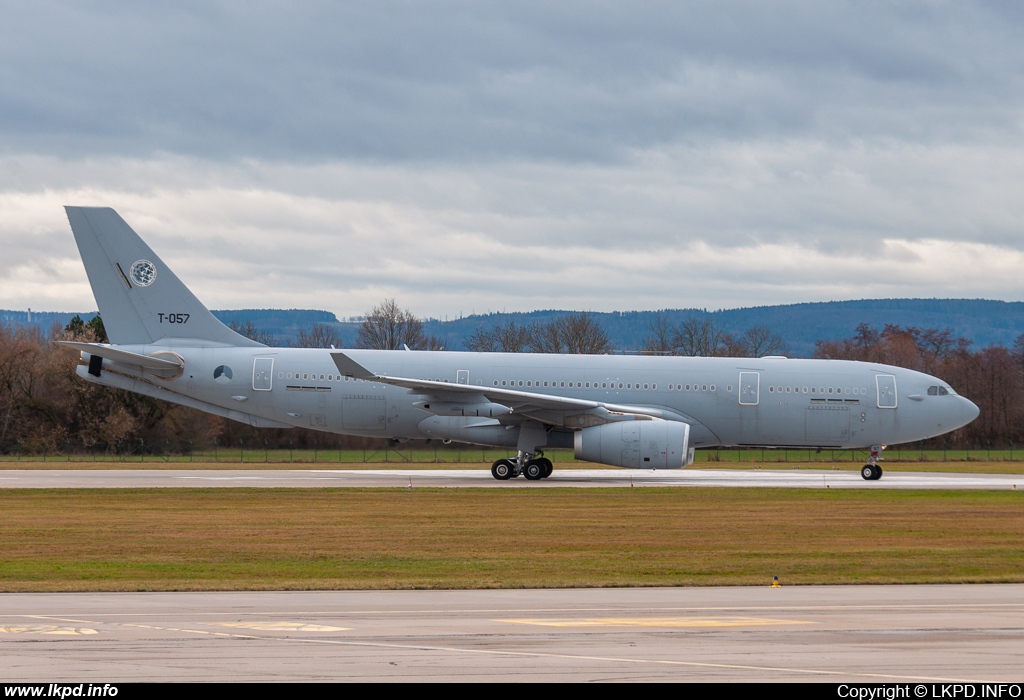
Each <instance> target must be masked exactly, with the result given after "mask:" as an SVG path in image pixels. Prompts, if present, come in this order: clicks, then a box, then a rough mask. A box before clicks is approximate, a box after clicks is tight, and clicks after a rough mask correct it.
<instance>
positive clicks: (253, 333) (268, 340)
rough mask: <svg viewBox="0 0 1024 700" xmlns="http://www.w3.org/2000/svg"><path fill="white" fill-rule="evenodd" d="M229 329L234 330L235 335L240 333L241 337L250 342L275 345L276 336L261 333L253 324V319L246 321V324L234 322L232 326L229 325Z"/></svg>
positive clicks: (264, 332)
mask: <svg viewBox="0 0 1024 700" xmlns="http://www.w3.org/2000/svg"><path fill="white" fill-rule="evenodd" d="M228 328H230V329H231V330H233V331H234V332H235V333H238V334H239V335H244V336H245V337H246V338H248V339H249V340H255V341H256V342H257V343H262V344H263V345H274V344H275V343H274V336H272V335H271V334H270V333H267V332H266V331H261V330H260V329H259V328H257V327H256V324H255V323H253V322H252V320H251V319H248V320H246V321H245V322H244V323H239V322H238V321H232V322H231V323H230V324H228Z"/></svg>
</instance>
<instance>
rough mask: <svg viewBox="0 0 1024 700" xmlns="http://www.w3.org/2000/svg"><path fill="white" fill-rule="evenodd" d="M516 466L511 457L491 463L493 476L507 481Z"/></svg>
mask: <svg viewBox="0 0 1024 700" xmlns="http://www.w3.org/2000/svg"><path fill="white" fill-rule="evenodd" d="M514 466H515V465H513V464H512V460H510V459H499V460H498V461H497V462H495V463H494V464H492V465H491V476H493V477H494V478H495V479H497V480H498V481H506V480H507V479H509V478H510V477H511V476H512V474H513V471H512V470H513V467H514Z"/></svg>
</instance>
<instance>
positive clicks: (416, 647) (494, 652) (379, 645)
mask: <svg viewBox="0 0 1024 700" xmlns="http://www.w3.org/2000/svg"><path fill="white" fill-rule="evenodd" d="M32 617H44V616H41V615H40V616H32ZM46 617H50V616H46ZM52 619H59V618H52ZM74 622H86V621H85V620H74ZM90 624H95V625H101V626H102V625H104V624H107V625H113V626H116V627H139V628H143V629H153V630H162V631H163V630H166V631H172V632H191V633H193V634H206V635H212V636H216V637H230V638H234V639H253V640H262V641H268V642H297V643H300V644H333V645H335V646H352V647H368V648H376V649H406V650H409V651H442V652H453V653H457V654H486V655H491V656H514V657H519V658H523V657H526V658H545V659H570V660H575V661H599V662H616V663H630V664H642V665H658V666H680V667H688V668H720V669H730V670H738V671H770V672H775V673H796V674H801V675H820V676H849V677H852V678H881V679H888V680H911V681H933V682H937V683H979V682H982V681H978V680H975V679H964V678H941V677H931V676H910V675H897V674H890V673H859V672H856V671H829V670H825V669H808V668H789V667H785V666H754V665H749V664H716V663H709V662H701V661H677V660H674V659H638V658H625V657H617V656H590V655H583V654H554V653H545V652H535V651H508V650H503V649H465V648H461V647H441V646H426V645H420V644H391V643H386V642H359V641H347V640H340V639H311V638H302V637H262V636H259V635H243V634H229V633H226V632H208V631H204V630H189V629H180V628H175V627H157V626H155V625H138V624H132V623H126V622H108V623H104V622H95V621H93V622H90Z"/></svg>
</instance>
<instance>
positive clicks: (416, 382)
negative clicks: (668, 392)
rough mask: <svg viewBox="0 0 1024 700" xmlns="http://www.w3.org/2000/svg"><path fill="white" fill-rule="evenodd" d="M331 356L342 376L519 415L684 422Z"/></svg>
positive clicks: (662, 412)
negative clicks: (395, 372)
mask: <svg viewBox="0 0 1024 700" xmlns="http://www.w3.org/2000/svg"><path fill="white" fill-rule="evenodd" d="M331 358H332V359H333V360H334V364H335V365H337V367H338V371H340V372H341V373H342V374H343V375H345V376H348V377H354V378H356V379H362V380H364V381H368V382H380V383H381V384H391V385H393V386H401V387H405V388H406V389H409V390H410V392H411V393H414V394H426V395H430V396H437V397H441V398H443V399H444V400H446V401H453V400H458V398H459V397H464V400H471V399H472V400H477V401H479V400H480V397H483V398H484V399H486V400H487V401H491V402H493V403H497V404H501V405H503V406H508V407H509V408H510V409H512V411H513V412H515V413H520V414H523V413H535V412H557V413H597V414H608V413H615V414H632V415H638V416H650V417H653V418H663V419H665V420H676V421H681V422H686V421H685V420H684V419H683V417H682V416H680V415H678V414H676V413H674V412H673V411H669V410H667V409H660V408H653V407H649V406H629V405H622V404H611V403H605V402H603V401H588V400H586V399H574V398H569V397H566V396H552V395H551V394H537V393H533V392H529V391H516V390H515V389H499V388H498V387H490V386H479V385H473V384H452V383H450V382H438V381H434V380H431V379H411V378H407V377H391V376H388V375H385V374H374V373H373V372H371V371H369V370H368V369H366V368H365V367H363V366H362V365H361V364H359V363H358V362H356V361H355V360H353V359H352V358H350V357H349V356H348V355H346V354H344V353H341V352H335V353H331Z"/></svg>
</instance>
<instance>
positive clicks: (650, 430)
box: [573, 420, 693, 469]
mask: <svg viewBox="0 0 1024 700" xmlns="http://www.w3.org/2000/svg"><path fill="white" fill-rule="evenodd" d="M573 438H574V443H573V446H574V448H575V452H576V459H583V460H586V461H588V462H600V463H601V464H611V465H614V466H616V467H628V468H630V469H680V468H681V467H684V466H686V465H687V464H689V463H690V462H692V461H693V460H692V456H691V455H692V450H690V449H689V447H690V426H689V425H688V424H686V423H678V422H675V421H666V420H630V421H620V422H616V423H606V424H605V425H597V426H594V427H593V428H584V429H583V430H580V431H578V432H577V433H575V434H574V436H573Z"/></svg>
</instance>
